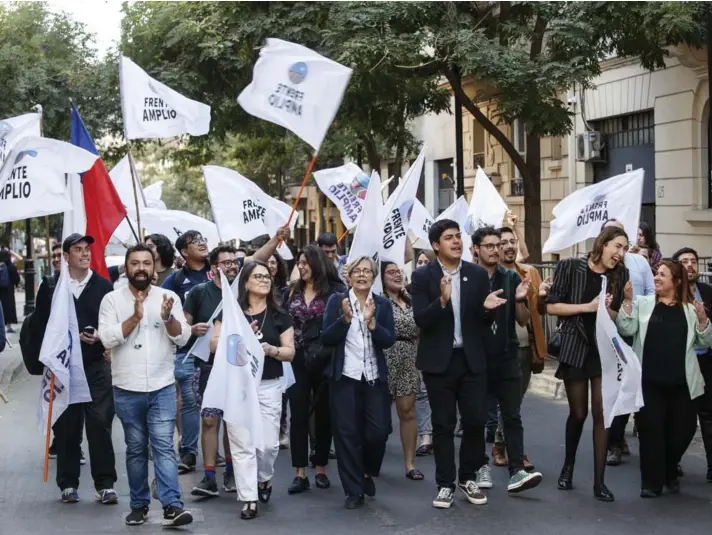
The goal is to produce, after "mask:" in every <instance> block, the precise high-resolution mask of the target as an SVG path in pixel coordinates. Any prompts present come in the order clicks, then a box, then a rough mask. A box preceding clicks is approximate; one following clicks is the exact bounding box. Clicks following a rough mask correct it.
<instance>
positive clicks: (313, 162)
mask: <svg viewBox="0 0 712 535" xmlns="http://www.w3.org/2000/svg"><path fill="white" fill-rule="evenodd" d="M316 155H317V153H316V152H315V153H314V156H312V159H311V162H309V165H308V166H307V172H306V174H305V175H304V180H302V185H301V186H300V188H299V193H297V198H296V199H294V204H293V205H292V211H291V212H290V214H289V219H287V225H286V226H289V224H290V223H291V222H292V217H293V216H294V212H296V211H297V205H298V204H299V199H301V198H302V193H303V192H304V187H305V186H306V185H307V180H309V177H310V176H311V173H312V170H313V169H314V164H315V163H316Z"/></svg>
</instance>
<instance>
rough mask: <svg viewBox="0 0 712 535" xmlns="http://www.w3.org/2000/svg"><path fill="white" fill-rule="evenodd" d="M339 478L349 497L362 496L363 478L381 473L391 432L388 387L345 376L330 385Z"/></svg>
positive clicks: (378, 382)
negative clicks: (366, 475)
mask: <svg viewBox="0 0 712 535" xmlns="http://www.w3.org/2000/svg"><path fill="white" fill-rule="evenodd" d="M329 393H330V398H331V417H332V426H333V429H334V443H335V445H336V462H337V465H338V468H339V478H341V485H342V486H343V487H344V493H345V494H346V496H362V495H363V476H364V474H368V475H369V476H372V477H378V475H379V474H380V473H381V464H383V456H384V455H385V453H386V442H388V434H389V432H390V428H391V398H390V395H389V393H388V384H387V383H385V382H381V381H380V380H376V382H375V383H373V384H369V383H367V382H366V381H365V380H361V381H357V380H355V379H351V378H350V377H346V376H342V377H341V379H339V380H338V381H331V383H330V385H329Z"/></svg>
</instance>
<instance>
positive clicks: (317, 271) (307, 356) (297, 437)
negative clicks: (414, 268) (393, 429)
mask: <svg viewBox="0 0 712 535" xmlns="http://www.w3.org/2000/svg"><path fill="white" fill-rule="evenodd" d="M297 269H298V270H299V279H297V280H296V281H295V282H294V283H293V284H292V286H291V287H290V289H289V292H288V296H287V300H286V309H287V312H288V313H289V315H290V316H291V317H292V320H293V321H294V345H295V349H296V354H295V356H294V364H293V368H294V378H295V380H296V383H295V384H294V385H292V387H291V388H290V389H289V390H288V391H287V395H288V397H289V408H290V410H291V418H290V429H289V443H290V450H291V454H292V466H293V467H294V468H295V469H296V476H295V478H294V480H293V481H292V484H291V485H290V487H289V494H299V493H301V492H304V491H306V490H309V488H310V483H309V478H308V477H307V474H306V467H307V465H308V464H309V417H310V415H311V412H312V410H313V412H314V439H315V440H314V442H315V448H314V459H313V460H314V463H313V464H314V465H315V467H316V475H315V478H314V479H315V483H316V486H317V488H320V489H327V488H329V487H330V486H331V482H330V481H329V478H328V476H327V475H326V465H327V464H328V462H329V450H330V449H331V414H330V411H329V386H328V382H327V380H326V376H325V373H326V365H327V363H328V358H329V357H330V354H329V353H328V351H327V350H325V348H324V347H323V346H322V343H321V333H322V330H323V329H322V323H323V318H324V310H325V309H326V303H327V301H328V300H329V297H330V296H331V295H332V294H334V293H337V292H342V291H343V290H344V286H343V285H342V284H341V283H340V282H337V281H338V280H339V279H338V275H337V273H336V268H334V265H333V264H332V263H331V262H330V261H329V259H328V258H327V256H326V253H324V251H322V250H321V248H320V247H318V246H316V245H307V246H306V247H305V248H304V249H302V251H301V252H300V253H299V254H298V255H297Z"/></svg>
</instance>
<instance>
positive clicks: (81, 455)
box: [79, 450, 87, 466]
mask: <svg viewBox="0 0 712 535" xmlns="http://www.w3.org/2000/svg"><path fill="white" fill-rule="evenodd" d="M79 464H80V465H82V466H84V465H85V464H87V458H86V457H84V452H83V451H82V450H79Z"/></svg>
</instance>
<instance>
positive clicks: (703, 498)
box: [0, 374, 712, 535]
mask: <svg viewBox="0 0 712 535" xmlns="http://www.w3.org/2000/svg"><path fill="white" fill-rule="evenodd" d="M38 391H39V378H37V377H28V376H27V375H26V374H24V375H22V376H21V377H20V379H19V380H18V381H17V382H15V383H14V384H12V385H11V386H10V388H9V390H8V397H9V400H10V401H9V403H0V535H37V534H42V533H46V534H57V535H63V534H73V535H83V534H87V535H89V534H91V535H94V534H104V533H106V534H124V533H132V534H135V533H140V534H155V533H160V532H162V531H163V529H164V528H162V527H161V526H160V520H161V508H160V504H159V503H157V502H155V501H154V502H153V503H152V504H151V506H152V510H151V517H150V521H149V523H147V524H146V525H144V526H140V527H129V526H126V525H124V516H125V515H126V514H127V512H128V484H127V481H126V468H125V463H124V459H125V453H124V446H123V433H122V430H121V425H120V423H119V421H118V420H115V422H114V437H115V438H114V444H115V449H116V454H117V470H118V473H119V481H118V483H117V486H116V487H117V491H118V493H119V495H120V503H119V505H116V506H102V505H100V504H98V503H95V502H94V501H93V496H92V495H93V489H92V484H91V475H90V467H89V465H86V466H84V467H83V468H82V481H81V486H80V489H79V493H80V497H81V499H82V500H81V502H80V503H78V504H76V505H65V504H62V503H61V502H60V501H59V490H58V489H57V487H56V485H55V483H54V461H52V466H51V467H50V481H49V483H47V484H45V483H43V482H42V456H43V446H44V440H43V437H42V436H40V434H39V432H38V431H37V427H36V409H37V398H38ZM522 414H523V420H524V426H525V442H526V445H527V446H526V451H527V454H528V455H529V457H530V458H531V459H532V460H533V461H534V462H535V463H536V465H537V469H539V470H540V471H541V472H543V474H544V481H543V483H542V485H541V486H540V487H539V488H537V489H534V490H531V491H529V492H526V493H522V494H519V495H514V496H510V495H507V493H506V490H505V488H506V481H507V470H506V469H505V468H493V475H494V479H495V488H494V489H492V490H490V491H488V492H487V494H488V498H489V503H488V504H487V505H486V506H475V505H471V504H469V503H468V502H466V501H465V498H464V496H463V495H462V494H458V495H457V496H456V501H455V504H454V506H453V507H452V508H451V509H450V510H445V511H441V510H436V509H434V508H433V507H431V501H432V499H433V496H434V491H435V486H434V483H433V478H434V465H433V459H432V457H427V458H420V459H418V461H417V464H418V468H419V469H421V470H422V471H423V472H424V474H425V477H426V479H425V481H423V482H414V481H410V480H408V479H406V478H405V477H404V469H403V465H402V454H401V449H400V439H399V437H398V434H397V431H396V433H394V434H393V435H392V436H391V438H390V441H389V443H388V449H387V452H386V458H385V462H384V467H383V472H382V475H381V477H380V478H378V480H377V481H376V484H377V489H378V494H377V496H376V497H375V498H374V499H368V498H367V504H366V507H365V508H363V509H361V510H356V511H346V510H344V509H343V507H342V506H343V498H344V497H343V492H342V490H341V487H340V483H339V478H338V475H337V472H336V466H335V463H333V464H332V465H331V466H330V476H331V478H332V485H333V486H332V488H331V489H330V490H318V489H316V488H315V487H314V486H313V473H310V478H311V480H312V490H311V491H309V492H307V493H305V494H302V495H298V496H288V495H287V491H286V488H287V485H288V484H289V482H290V481H291V479H292V477H293V471H292V468H291V462H290V458H289V451H286V450H285V451H282V452H281V453H280V456H279V459H278V461H277V467H276V475H275V479H274V493H273V495H272V501H271V502H270V504H269V505H268V506H261V509H260V516H259V517H258V518H257V519H255V520H253V521H251V522H246V521H243V520H240V518H239V511H240V506H239V505H238V503H236V495H235V494H223V495H222V496H221V497H220V498H216V499H211V500H208V501H201V500H196V499H195V498H193V497H191V496H190V495H189V493H190V488H191V487H192V486H193V485H195V484H196V483H197V482H198V481H199V480H200V478H201V477H202V473H201V472H196V473H193V474H188V475H183V476H181V483H182V486H183V491H184V493H185V494H186V495H187V496H186V498H185V502H186V507H187V508H189V509H190V510H191V511H192V512H193V514H194V516H195V519H196V521H195V522H194V523H193V524H192V525H191V526H188V527H187V529H183V530H182V531H184V532H185V533H192V534H195V535H222V534H233V533H241V534H246V535H249V534H253V533H254V534H257V533H266V532H269V533H270V534H271V535H281V534H290V535H292V534H300V533H304V534H310V535H311V534H314V535H317V534H327V533H328V534H330V535H341V534H343V535H347V534H357V533H358V534H370V533H386V534H392V535H420V534H422V535H426V534H433V535H441V534H442V535H444V534H448V535H453V534H454V533H458V532H460V533H467V534H468V535H469V534H471V535H480V534H489V533H497V534H520V533H521V534H535V535H536V534H546V535H558V534H561V535H577V534H581V535H589V534H594V533H615V534H621V533H623V534H627V533H631V534H633V533H645V534H646V535H657V534H660V535H663V534H664V535H669V533H672V532H674V533H675V534H676V535H683V534H694V535H699V534H700V533H709V529H710V525H712V524H711V522H712V484H709V483H706V482H705V480H704V473H705V467H706V466H705V459H704V453H703V450H702V447H701V444H700V443H699V440H696V441H695V443H693V445H692V446H691V448H690V451H689V452H688V453H687V455H686V456H685V459H684V460H683V468H684V470H685V477H684V478H682V480H681V482H682V492H681V494H679V495H677V496H667V495H666V496H664V497H661V498H658V499H654V500H643V499H641V498H640V497H639V496H638V493H639V487H640V480H639V472H638V458H637V441H636V440H635V439H633V438H631V437H629V439H628V440H629V443H630V445H631V450H633V455H632V457H630V458H629V459H628V460H627V462H626V463H625V464H624V465H622V466H620V467H615V468H609V469H608V471H607V484H608V486H609V488H610V489H611V490H612V491H613V492H614V493H615V495H616V502H615V503H612V504H606V503H601V502H598V501H596V500H595V499H594V498H593V494H592V484H593V483H592V476H593V474H592V472H593V468H592V447H591V429H590V425H587V427H586V429H585V431H584V436H583V438H582V441H581V447H580V452H579V462H578V465H577V468H576V474H575V478H574V484H575V487H576V488H575V489H574V490H573V491H570V492H561V491H559V490H557V489H556V478H557V475H558V472H559V469H560V467H561V462H562V458H563V453H564V450H563V437H564V424H565V420H566V415H567V407H566V405H565V402H562V401H554V400H551V399H544V398H542V397H539V396H537V395H533V394H531V393H530V394H529V395H528V396H527V398H526V400H525V403H524V406H523V409H522ZM394 425H395V428H396V430H397V420H394ZM83 447H84V452H85V453H87V454H88V448H87V446H86V441H85V443H84V446H83ZM199 462H200V461H199ZM218 477H219V478H220V480H221V477H222V470H221V469H218Z"/></svg>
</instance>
